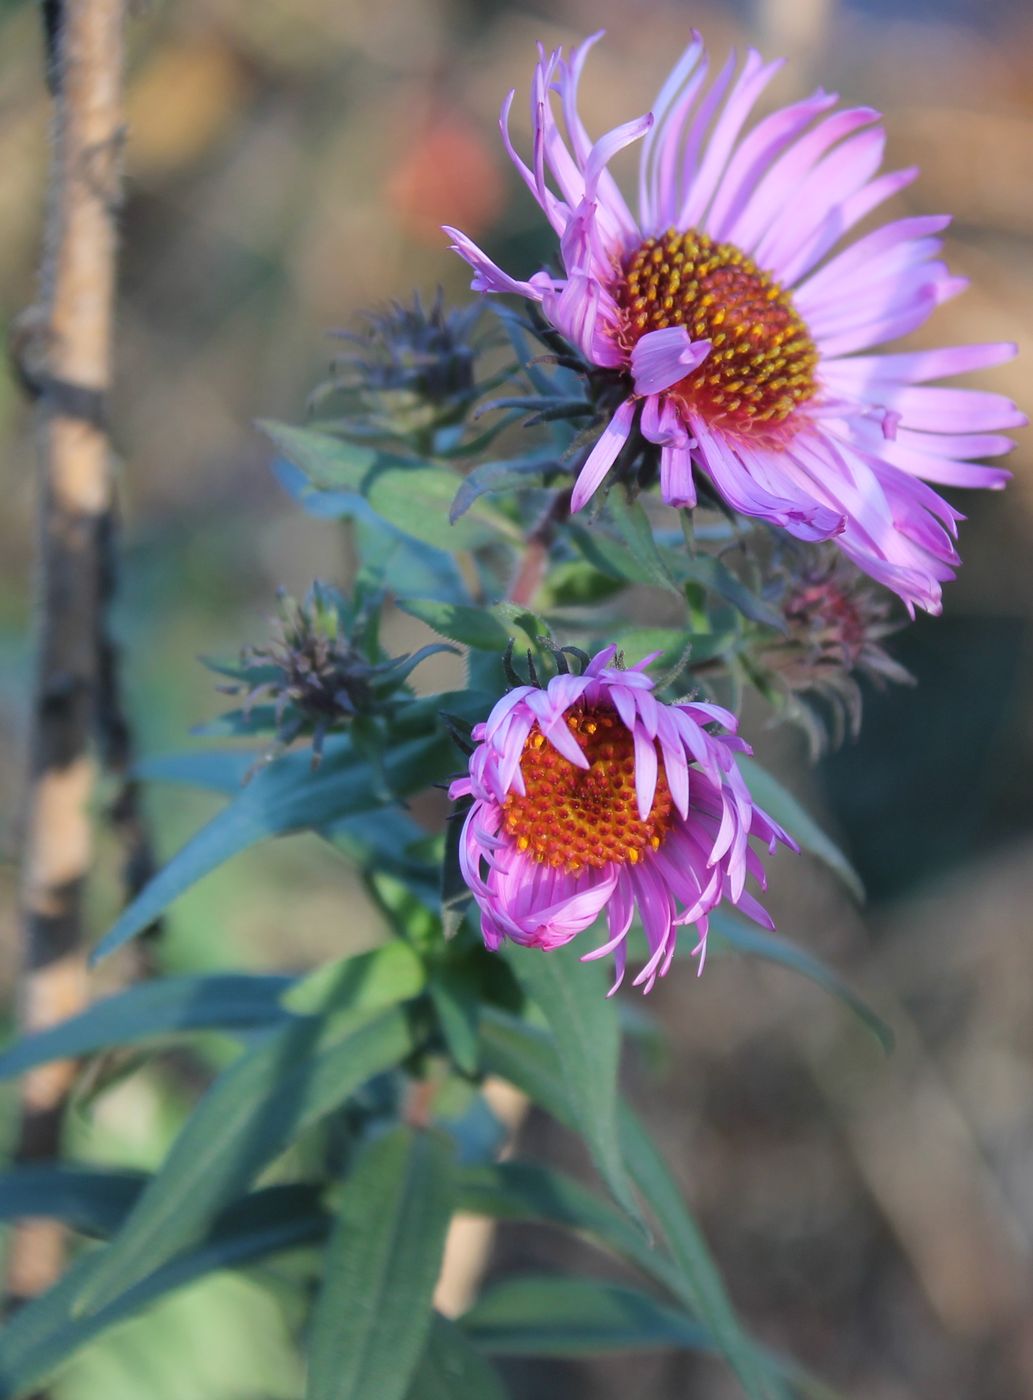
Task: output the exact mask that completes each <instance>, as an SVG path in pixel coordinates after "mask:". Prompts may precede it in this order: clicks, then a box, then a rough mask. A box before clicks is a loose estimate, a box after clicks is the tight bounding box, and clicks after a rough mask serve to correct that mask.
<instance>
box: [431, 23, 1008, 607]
mask: <svg viewBox="0 0 1033 1400" xmlns="http://www.w3.org/2000/svg"><path fill="white" fill-rule="evenodd" d="M598 37H599V36H598V35H596V36H595V37H594V38H592V39H589V40H586V41H585V42H584V43H583V44H581V45H580V46H579V47H577V48H575V49H573V50H572V52H571V53H570V54H569V56H566V57H565V56H564V55H563V54H562V53H561V52H556V53H553V54H551V55H549V56H548V57H546V55H545V53H544V51H543V50H540V61H539V63H538V65H537V67H536V69H535V75H534V81H533V83H532V88H531V126H532V130H533V133H534V139H533V154H532V161H531V164H530V165H527V164H525V162H524V161H523V160H522V159H521V157H520V156H519V155H518V154H517V152H516V150H515V148H514V146H513V143H512V141H511V140H510V136H509V130H508V124H509V111H510V107H511V105H512V101H513V96H514V94H513V93H510V94H509V97H508V98H507V99H506V101H505V102H504V103H503V107H502V118H501V126H502V139H503V141H504V143H505V146H506V150H507V151H508V153H509V155H510V157H511V159H512V160H513V162H514V163H515V165H516V167H517V169H518V170H519V172H520V174H521V176H522V177H523V179H524V181H525V183H526V184H527V186H528V188H529V189H530V191H531V193H532V194H533V195H534V197H535V199H536V200H537V201H538V203H539V205H540V206H541V208H542V211H543V212H544V214H545V216H546V218H547V219H548V221H549V223H550V224H551V225H552V227H553V229H554V231H555V233H556V236H557V238H558V239H559V252H560V259H561V261H562V266H563V274H562V275H553V273H551V272H548V271H540V272H536V273H535V274H534V275H533V276H532V277H531V278H530V280H529V281H519V280H517V279H516V278H513V277H510V276H508V275H507V274H506V273H505V272H503V271H502V270H501V269H500V268H498V267H497V266H496V265H495V264H494V263H493V262H492V261H491V260H490V259H489V258H488V257H486V256H485V254H484V253H483V252H482V251H481V250H480V248H478V247H476V245H475V244H473V243H472V242H471V241H470V239H468V238H467V237H466V236H465V235H464V234H462V233H460V232H459V231H458V230H456V229H446V232H447V233H448V234H449V235H450V236H451V237H452V238H453V239H454V247H455V249H456V251H457V252H458V253H460V254H461V255H462V257H464V258H465V259H466V261H467V262H468V263H469V264H470V265H471V266H472V267H473V269H474V271H475V274H476V275H475V277H474V280H473V287H474V289H475V290H477V291H482V292H509V293H513V294H516V295H518V296H522V297H526V298H529V299H530V300H532V301H536V302H538V303H540V305H541V308H542V311H543V313H544V314H545V316H546V317H547V318H548V320H549V321H550V322H551V323H552V325H553V326H555V327H556V329H557V330H558V331H560V332H561V334H562V335H563V336H565V337H566V338H567V339H568V340H569V341H570V342H571V343H572V344H573V345H574V346H576V347H577V349H578V350H579V351H580V353H581V355H582V356H583V358H584V359H585V361H587V362H588V363H589V364H591V365H593V366H599V367H602V368H604V369H608V370H612V371H613V372H614V374H615V376H618V377H619V378H620V380H621V381H622V382H623V383H624V384H625V385H626V388H627V396H626V398H625V399H624V401H623V402H622V403H621V404H620V406H619V407H618V408H617V410H616V411H615V412H614V413H613V416H612V418H611V420H610V422H609V423H608V424H607V426H606V428H605V429H604V431H603V433H602V435H601V436H600V438H599V440H598V442H597V443H596V445H595V447H594V449H593V451H592V452H591V454H590V455H589V457H588V459H587V461H586V462H585V464H584V466H583V467H582V469H581V472H580V475H579V477H578V480H577V484H576V486H575V488H574V493H573V499H572V502H571V504H572V508H573V509H574V510H579V509H580V508H581V507H582V506H584V505H585V503H586V502H587V501H588V500H589V499H590V498H591V496H592V495H593V494H594V493H595V491H596V490H597V489H598V487H599V485H600V483H601V482H602V481H603V479H604V477H605V476H606V474H607V472H608V471H609V469H610V467H611V466H612V465H613V463H614V461H615V460H616V458H617V455H618V453H619V452H620V450H621V448H622V447H623V445H624V443H625V442H626V441H627V440H628V437H629V434H630V433H631V432H632V429H633V427H634V425H635V423H636V421H637V423H638V428H639V431H640V432H641V434H642V436H643V437H645V438H646V439H647V440H648V441H650V442H652V443H655V444H657V445H658V446H659V448H660V485H661V490H662V492H663V496H664V498H665V500H667V501H668V502H669V503H670V504H671V505H673V506H687V507H692V506H693V505H694V504H695V502H696V486H695V482H694V480H693V474H694V471H695V470H699V471H702V472H703V473H704V474H705V475H706V476H707V478H708V479H709V480H710V482H711V484H712V486H713V487H714V489H715V490H716V491H717V492H718V493H719V494H720V495H721V496H722V497H723V498H724V499H725V501H726V502H727V503H728V504H729V505H730V506H731V507H732V508H733V509H735V510H736V511H739V512H741V513H742V514H743V515H748V516H757V517H760V518H761V519H764V520H767V521H770V522H772V523H774V524H777V525H779V526H781V527H782V528H784V529H786V530H788V531H789V532H791V533H792V534H793V535H795V536H797V537H798V538H800V539H802V540H821V539H832V538H834V539H835V540H836V542H837V543H838V544H839V546H840V548H841V549H842V550H843V551H844V553H845V554H847V555H848V556H849V557H850V558H851V559H852V560H853V561H854V562H855V563H856V564H857V565H858V567H859V568H861V569H863V570H865V572H867V573H869V574H871V575H872V576H873V577H874V578H876V579H878V580H879V581H880V582H881V583H883V584H885V585H886V586H887V587H888V588H891V589H892V590H893V591H894V592H896V593H898V594H899V595H900V597H901V598H902V599H903V600H904V601H905V603H906V604H907V606H908V609H909V610H910V611H912V612H913V610H914V607H915V605H917V606H919V607H922V608H926V609H928V610H929V611H930V612H938V611H939V609H940V585H941V583H942V582H943V581H944V580H946V579H950V578H952V577H953V570H954V566H955V565H956V564H957V563H958V562H959V560H958V555H957V553H956V551H955V548H954V538H955V536H956V533H957V522H958V521H959V520H960V519H962V517H961V515H960V514H959V513H958V512H957V511H956V510H955V509H954V508H953V507H952V506H950V505H949V504H947V502H946V501H944V500H943V499H942V498H941V497H940V496H939V495H938V494H937V493H936V492H935V491H933V490H932V488H931V487H930V486H929V485H928V484H927V483H928V482H933V483H936V484H938V485H944V486H983V487H991V488H999V487H1001V486H1003V485H1004V484H1005V482H1006V480H1007V479H1008V475H1009V473H1007V472H1006V471H1003V470H1002V469H1000V468H999V467H987V466H979V465H975V464H974V462H973V459H975V458H983V457H994V456H997V455H999V454H1001V453H1003V452H1006V451H1008V450H1009V448H1010V447H1011V446H1012V444H1011V442H1010V440H1009V439H1008V438H1007V437H1004V436H1002V435H1001V429H1004V428H1009V427H1013V426H1015V425H1017V424H1020V423H1023V422H1025V419H1024V418H1023V417H1022V415H1021V414H1019V413H1018V411H1017V410H1016V409H1015V407H1014V405H1013V404H1011V403H1010V402H1009V401H1008V400H1007V399H1005V398H1003V397H1001V396H1000V395H998V394H992V393H985V392H982V391H978V390H974V389H958V388H943V387H930V386H929V381H930V380H934V379H938V378H940V377H942V376H950V375H956V374H962V373H966V372H968V371H970V370H976V369H981V368H984V367H986V366H989V365H994V364H998V363H1000V362H1001V361H1003V360H1007V359H1009V358H1011V356H1012V355H1013V354H1014V353H1015V347H1014V346H1012V345H1009V344H993V345H968V346H960V347H955V348H950V349H940V350H922V351H916V352H911V353H904V354H886V353H883V352H882V351H877V350H876V347H878V346H881V345H882V344H883V343H884V342H886V341H890V340H893V339H895V338H896V337H898V336H902V335H905V334H907V333H908V332H909V331H913V330H914V329H915V328H916V327H917V326H919V325H921V324H922V322H924V321H925V320H926V318H927V317H928V316H929V314H930V313H931V312H932V310H933V309H934V308H935V307H936V306H938V305H939V304H940V303H941V302H943V301H946V300H947V299H948V298H949V297H953V296H955V295H956V294H957V293H958V292H960V291H961V290H962V289H963V287H964V286H965V281H964V279H963V278H960V277H952V276H951V275H950V273H949V272H948V270H947V268H946V266H945V265H944V264H943V262H941V261H940V260H939V258H938V256H937V255H938V252H939V248H940V240H939V239H938V237H937V235H938V234H939V233H940V232H941V231H942V230H943V229H944V227H945V226H946V225H947V223H948V222H949V220H948V219H946V218H943V217H939V216H934V217H917V218H905V219H898V220H896V221H895V222H893V223H888V224H884V225H883V226H882V227H881V228H877V229H876V230H875V231H874V232H872V233H868V234H866V235H865V236H864V237H862V238H860V239H859V240H857V241H855V242H853V243H851V244H849V245H848V246H847V247H845V248H844V249H842V250H840V251H838V252H835V253H833V249H834V248H835V246H836V244H837V243H839V242H840V240H841V239H842V238H843V237H844V235H846V234H847V233H848V232H849V231H850V229H852V228H853V227H854V226H855V225H856V224H857V223H858V222H859V221H860V220H861V219H863V218H864V217H865V216H866V215H868V214H869V213H871V211H872V210H873V209H876V208H877V207H878V206H879V205H880V204H882V203H883V201H884V200H886V199H887V198H889V196H891V195H893V194H895V193H896V192H897V191H898V190H901V189H903V188H904V186H905V185H907V184H908V183H909V182H910V181H911V180H912V179H913V178H914V176H915V174H916V173H917V172H916V171H915V170H900V171H895V172H892V173H888V174H881V175H880V174H878V173H877V171H878V167H879V163H880V161H881V158H882V150H883V144H884V139H885V138H884V133H883V131H882V129H881V127H880V125H879V114H878V113H877V112H875V111H872V110H871V109H870V108H868V107H857V108H852V109H849V110H847V111H839V112H835V113H831V114H830V109H831V108H832V107H833V106H834V105H835V102H836V100H837V99H836V97H835V95H834V94H829V93H825V92H823V91H821V90H820V89H819V90H818V91H817V92H816V93H815V94H814V95H813V96H812V97H808V98H806V99H804V100H803V101H801V102H796V103H794V104H792V105H791V106H789V107H784V108H782V109H781V110H780V111H776V112H773V113H772V114H771V115H770V116H767V117H765V118H764V119H763V120H762V121H760V122H758V123H757V124H756V125H755V126H753V128H752V129H751V130H750V131H749V132H748V133H747V134H746V135H743V129H744V127H745V125H746V123H747V120H748V118H749V116H750V112H751V110H752V109H753V107H754V104H755V103H756V101H757V99H758V97H759V95H760V94H761V92H762V91H763V89H764V88H765V86H766V85H767V84H768V82H769V81H770V80H771V78H772V77H773V75H774V74H775V72H776V71H777V70H778V68H779V67H780V66H781V65H780V63H778V62H775V63H765V62H764V61H763V60H762V59H761V57H760V56H759V55H758V54H757V53H755V52H754V51H753V50H750V52H749V53H748V54H747V56H746V60H745V62H744V64H743V66H742V68H741V69H740V70H739V71H738V73H736V71H735V70H736V59H735V55H734V54H733V55H732V56H731V58H730V59H729V61H728V62H727V63H726V64H725V66H724V68H723V69H722V70H721V72H720V73H719V74H718V75H717V76H716V77H715V78H713V79H712V80H711V81H709V82H708V65H707V56H706V53H705V51H704V48H703V44H702V42H701V40H700V38H699V36H698V35H696V36H694V37H693V40H692V42H691V43H690V45H689V47H688V48H687V49H686V51H685V53H684V54H683V55H682V57H681V58H680V60H679V61H678V63H677V65H676V66H675V68H674V69H673V71H672V72H671V74H670V76H669V77H668V79H667V81H666V82H665V83H664V86H663V88H662V89H661V91H660V94H659V96H658V97H657V100H656V103H655V104H654V107H653V110H652V111H651V112H649V113H647V114H646V115H645V116H643V117H639V118H637V119H636V120H634V121H629V122H626V123H624V124H623V125H622V126H618V127H615V128H614V129H613V130H612V131H610V132H607V133H606V134H605V135H604V136H601V137H600V138H599V139H598V140H597V141H594V142H593V141H592V140H591V139H590V138H589V136H588V134H587V132H586V130H585V128H584V126H583V124H582V122H581V118H580V117H579V115H578V108H577V87H578V79H579V77H580V74H581V69H582V66H583V65H584V62H585V58H586V57H587V54H588V51H589V49H590V48H591V46H592V44H593V43H594V42H595V39H596V38H598ZM554 95H555V97H556V99H557V100H558V104H559V112H560V116H561V117H562V124H561V120H560V116H558V115H557V113H556V111H555V110H554V103H553V98H554ZM564 132H565V134H564ZM636 141H640V142H641V143H642V145H641V159H640V163H639V180H638V200H637V212H635V213H633V212H632V208H631V207H630V206H629V204H628V202H627V201H626V200H625V198H624V196H623V194H622V193H621V191H620V190H619V189H618V187H617V184H616V182H615V180H614V178H613V176H612V174H611V173H610V171H609V169H608V166H609V163H610V161H611V159H612V158H613V156H614V155H615V154H616V153H617V152H618V151H620V150H621V149H622V148H623V147H625V146H628V145H630V144H631V143H632V142H636ZM830 254H831V256H830Z"/></svg>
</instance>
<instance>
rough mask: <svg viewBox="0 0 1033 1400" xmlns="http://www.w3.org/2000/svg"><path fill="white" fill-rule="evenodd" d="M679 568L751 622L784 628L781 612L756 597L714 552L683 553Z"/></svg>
mask: <svg viewBox="0 0 1033 1400" xmlns="http://www.w3.org/2000/svg"><path fill="white" fill-rule="evenodd" d="M683 568H684V571H685V573H686V574H687V576H688V577H689V578H690V579H691V580H692V581H693V582H694V583H698V584H701V585H702V586H703V587H704V588H707V589H709V590H710V592H712V593H716V594H717V595H718V597H719V598H723V599H724V600H725V602H726V603H731V605H732V607H733V608H736V609H737V610H738V611H739V612H741V613H742V615H743V617H748V618H749V619H750V621H751V622H759V623H762V624H763V625H764V626H765V627H773V628H774V629H775V631H777V632H784V631H785V626H786V623H785V618H784V617H783V616H782V614H781V613H779V612H777V611H776V610H775V609H774V608H773V607H772V606H771V604H770V603H766V602H765V601H764V599H763V598H758V596H757V595H756V593H754V592H752V591H751V590H750V589H749V588H747V587H746V585H745V584H744V583H743V581H742V580H741V579H740V578H738V577H737V576H736V575H735V574H733V573H732V571H731V569H730V568H729V567H728V565H727V564H726V563H724V561H723V560H721V559H719V558H718V557H717V555H716V554H694V555H690V554H688V553H686V555H685V559H684V563H683Z"/></svg>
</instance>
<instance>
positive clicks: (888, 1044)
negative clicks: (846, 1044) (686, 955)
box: [710, 909, 893, 1054]
mask: <svg viewBox="0 0 1033 1400" xmlns="http://www.w3.org/2000/svg"><path fill="white" fill-rule="evenodd" d="M710 936H711V938H716V939H717V941H718V943H726V944H727V945H728V947H729V948H732V949H733V950H734V951H735V952H737V953H744V954H746V955H747V956H748V957H754V958H764V959H765V961H767V962H773V963H778V965H779V966H780V967H786V968H789V969H790V971H792V972H798V973H800V975H801V976H803V977H807V978H809V979H810V981H812V982H815V983H817V985H818V986H819V987H823V988H824V989H825V991H827V992H831V993H832V995H833V996H835V997H838V998H839V999H840V1001H842V1002H843V1003H844V1004H845V1005H846V1006H848V1007H849V1008H850V1010H851V1011H852V1012H853V1013H854V1015H855V1016H856V1017H857V1018H858V1020H859V1021H860V1022H861V1023H862V1025H864V1026H865V1027H866V1028H867V1029H868V1030H869V1031H871V1033H872V1035H874V1036H875V1039H876V1040H877V1041H878V1042H879V1044H880V1045H881V1046H882V1048H883V1049H884V1050H885V1051H886V1053H887V1054H889V1053H890V1052H891V1051H892V1049H893V1031H892V1030H891V1028H890V1027H889V1026H888V1025H887V1024H886V1022H885V1021H884V1020H883V1019H882V1017H881V1016H879V1015H878V1013H877V1012H875V1011H874V1010H873V1009H872V1008H871V1007H870V1006H869V1005H868V1003H867V1002H866V1001H865V1000H864V998H863V997H861V996H859V995H858V993H857V992H855V991H854V989H853V987H851V986H850V984H849V983H848V982H845V981H844V980H843V978H842V977H840V976H839V974H838V973H836V972H833V970H832V968H830V967H827V966H826V965H825V963H823V962H822V961H821V959H820V958H816V957H815V956H814V954H813V953H808V952H807V951H806V949H804V948H800V947H798V946H797V945H796V944H795V943H791V942H790V941H789V940H788V939H787V938H780V937H779V936H778V935H777V934H773V933H768V932H766V931H765V930H764V929H760V928H756V927H754V926H753V925H752V924H747V923H745V922H743V920H741V919H737V918H736V917H735V916H734V915H733V914H729V913H728V912H727V911H726V910H724V909H715V910H714V913H713V914H712V916H711V920H710Z"/></svg>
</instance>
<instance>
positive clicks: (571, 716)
mask: <svg viewBox="0 0 1033 1400" xmlns="http://www.w3.org/2000/svg"><path fill="white" fill-rule="evenodd" d="M566 723H567V728H568V730H569V732H570V733H571V734H572V735H573V737H574V739H575V740H576V741H577V743H578V745H579V747H580V748H581V751H582V753H583V754H584V755H585V758H586V759H587V760H588V763H589V766H588V768H579V767H578V766H577V765H576V764H574V763H571V761H570V759H568V758H564V757H563V755H562V754H560V753H557V751H556V750H555V749H554V748H553V746H552V744H550V743H549V741H548V740H547V739H546V738H545V735H544V734H542V732H541V730H540V729H539V728H538V726H537V725H535V727H534V729H532V731H531V733H530V734H529V735H528V737H527V741H526V743H525V744H524V751H523V754H522V755H521V759H520V771H521V773H522V774H523V778H524V787H525V788H526V793H525V795H524V796H523V797H521V796H520V795H519V794H517V793H510V795H509V796H508V797H507V798H506V802H505V812H504V815H503V820H502V826H503V830H504V831H505V832H506V833H507V834H508V835H509V836H511V837H513V839H514V840H515V841H516V844H517V846H518V847H519V849H520V850H521V851H525V852H526V853H527V854H528V855H529V856H531V857H532V858H533V859H534V860H537V861H540V862H541V863H542V864H544V865H551V866H553V867H554V868H555V869H558V870H566V871H569V872H572V873H574V872H577V871H578V870H581V869H583V868H584V867H585V866H594V867H595V868H596V869H598V868H599V867H600V866H603V865H606V864H608V863H609V862H610V861H613V862H615V863H617V864H619V865H623V864H628V863H630V864H632V865H635V864H636V863H637V862H638V861H640V860H641V859H642V857H643V855H644V854H646V853H647V852H648V851H655V850H657V849H658V847H659V846H660V843H661V842H662V841H663V839H664V837H665V836H666V835H667V832H668V830H669V828H670V826H671V822H672V820H673V812H674V805H673V803H672V801H671V791H670V788H669V787H668V786H667V776H666V774H665V772H664V764H663V758H662V756H661V755H660V753H659V751H658V753H657V783H656V794H655V796H654V798H653V805H652V808H651V809H650V812H649V815H648V817H647V818H646V820H645V821H643V820H642V819H641V817H640V816H639V814H638V801H637V798H636V796H635V742H634V740H633V738H632V736H631V733H630V732H629V730H628V729H626V728H625V726H624V724H623V723H622V721H621V719H620V717H619V716H618V715H617V714H616V713H615V712H614V711H613V710H611V709H608V708H604V707H597V708H588V707H585V706H583V705H576V706H574V707H572V709H571V710H570V712H569V713H568V715H567V717H566Z"/></svg>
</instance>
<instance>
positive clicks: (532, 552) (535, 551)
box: [509, 491, 570, 608]
mask: <svg viewBox="0 0 1033 1400" xmlns="http://www.w3.org/2000/svg"><path fill="white" fill-rule="evenodd" d="M569 515H570V492H569V491H560V492H559V493H558V494H557V495H556V496H555V497H553V501H552V504H551V505H550V506H549V508H548V510H547V511H546V512H545V514H544V515H543V516H542V518H541V520H539V521H538V524H537V525H536V526H535V527H534V529H533V530H532V531H531V533H530V534H529V535H528V537H527V549H526V551H525V553H524V557H523V558H522V559H521V561H520V567H519V569H518V570H517V572H516V577H515V578H514V579H513V583H512V585H511V586H510V590H509V601H510V602H511V603H516V604H517V606H518V607H521V608H529V607H530V606H531V603H532V601H533V600H534V595H535V594H536V593H537V592H538V589H539V588H540V586H541V582H542V578H543V577H544V574H545V567H546V565H547V564H548V562H549V546H550V545H551V544H552V539H553V536H554V535H555V533H556V526H557V525H558V524H559V523H560V521H562V520H566V519H567V517H568V516H569Z"/></svg>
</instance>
